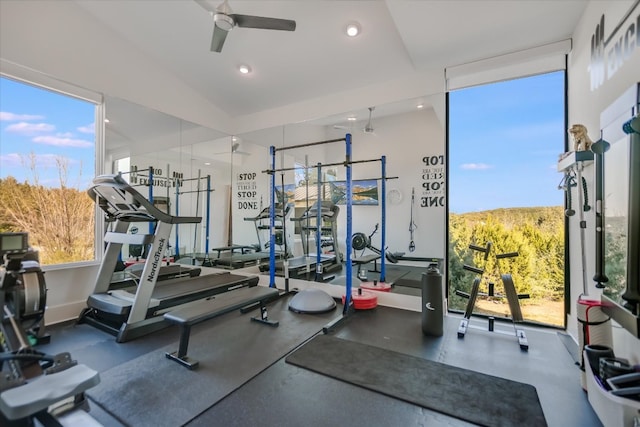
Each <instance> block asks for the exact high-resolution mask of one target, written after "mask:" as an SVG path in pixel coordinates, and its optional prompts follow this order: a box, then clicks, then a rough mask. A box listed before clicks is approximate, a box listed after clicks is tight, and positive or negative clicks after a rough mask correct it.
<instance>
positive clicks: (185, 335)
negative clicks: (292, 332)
mask: <svg viewBox="0 0 640 427" xmlns="http://www.w3.org/2000/svg"><path fill="white" fill-rule="evenodd" d="M278 295H279V292H278V290H277V289H276V288H266V287H264V286H253V287H250V288H240V289H235V290H233V291H229V292H224V293H221V294H218V295H214V296H212V297H209V298H207V299H204V300H201V301H197V302H195V303H192V304H189V305H188V306H185V307H182V308H179V309H177V310H173V311H170V312H168V313H165V314H164V318H165V320H166V321H168V322H169V323H173V324H176V325H179V326H180V328H181V331H180V345H179V347H178V351H174V352H171V353H165V356H167V358H168V359H171V360H175V361H176V362H178V363H180V364H181V365H183V366H186V367H187V368H189V369H194V368H196V367H197V366H198V361H197V360H193V359H191V358H189V357H188V356H187V348H188V347H189V335H190V334H191V327H192V326H193V325H196V324H198V323H201V322H204V321H205V320H209V319H213V318H215V317H218V316H222V315H223V314H226V313H229V312H231V311H235V310H239V309H241V308H243V307H246V306H249V305H252V304H256V303H259V304H260V317H259V318H258V317H252V318H251V320H253V321H256V322H260V323H264V324H267V325H269V326H278V321H272V320H269V319H268V317H267V307H266V306H265V301H266V300H268V299H271V298H276V297H278Z"/></svg>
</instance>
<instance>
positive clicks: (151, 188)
mask: <svg viewBox="0 0 640 427" xmlns="http://www.w3.org/2000/svg"><path fill="white" fill-rule="evenodd" d="M149 201H150V202H151V204H153V166H149ZM154 229H155V224H154V223H153V222H150V223H149V234H153V230H154Z"/></svg>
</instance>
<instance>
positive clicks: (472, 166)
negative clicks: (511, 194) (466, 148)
mask: <svg viewBox="0 0 640 427" xmlns="http://www.w3.org/2000/svg"><path fill="white" fill-rule="evenodd" d="M491 168H493V166H491V165H488V164H486V163H463V164H461V165H460V169H464V170H476V171H479V170H486V169H491Z"/></svg>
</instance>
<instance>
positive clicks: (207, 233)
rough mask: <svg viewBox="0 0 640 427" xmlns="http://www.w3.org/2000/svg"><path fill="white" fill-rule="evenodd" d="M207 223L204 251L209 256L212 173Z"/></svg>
mask: <svg viewBox="0 0 640 427" xmlns="http://www.w3.org/2000/svg"><path fill="white" fill-rule="evenodd" d="M206 178H207V216H206V218H207V223H206V224H205V225H204V227H205V233H206V236H205V241H204V242H205V243H204V253H205V257H208V256H209V231H210V230H209V220H210V219H211V175H207V177H206Z"/></svg>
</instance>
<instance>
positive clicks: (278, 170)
mask: <svg viewBox="0 0 640 427" xmlns="http://www.w3.org/2000/svg"><path fill="white" fill-rule="evenodd" d="M341 141H343V140H341ZM329 142H331V141H329ZM381 161H382V158H380V159H367V160H345V161H344V162H334V163H321V164H320V165H316V166H313V167H309V168H307V169H316V168H317V167H318V166H321V167H323V168H324V167H329V166H347V165H355V164H357V163H371V162H381ZM299 169H300V168H299V167H292V168H279V169H275V168H274V169H266V170H263V171H262V173H266V174H274V173H276V172H290V171H296V170H299ZM396 178H397V177H396ZM372 179H379V178H372ZM386 179H392V178H386Z"/></svg>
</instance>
